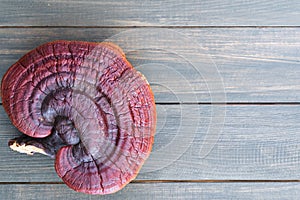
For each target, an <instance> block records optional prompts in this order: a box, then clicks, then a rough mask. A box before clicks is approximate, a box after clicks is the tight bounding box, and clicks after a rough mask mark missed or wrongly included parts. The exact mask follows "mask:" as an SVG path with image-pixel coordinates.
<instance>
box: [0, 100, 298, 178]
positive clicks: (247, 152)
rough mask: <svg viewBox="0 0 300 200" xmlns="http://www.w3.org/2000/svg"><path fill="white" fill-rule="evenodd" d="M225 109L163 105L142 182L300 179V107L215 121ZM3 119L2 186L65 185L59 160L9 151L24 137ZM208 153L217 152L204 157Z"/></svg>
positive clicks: (241, 109) (244, 109) (249, 111)
mask: <svg viewBox="0 0 300 200" xmlns="http://www.w3.org/2000/svg"><path fill="white" fill-rule="evenodd" d="M221 107H224V105H157V110H158V125H157V135H156V137H155V144H154V148H153V152H152V154H151V156H150V158H149V160H147V161H146V164H145V165H144V167H143V168H142V170H141V172H140V174H139V175H138V177H137V180H219V179H221V180H295V179H300V174H299V171H300V155H299V152H300V144H299V140H300V135H299V134H298V133H299V132H300V106H299V105H285V106H281V105H268V106H260V105H251V106H249V105H229V106H226V113H225V114H224V116H221V115H220V116H217V119H215V118H214V116H212V112H213V110H217V109H220V108H221ZM0 114H1V115H0V117H1V118H0V127H1V130H0V151H1V152H2V153H1V154H0V160H1V161H2V162H1V163H0V177H1V179H0V180H1V182H24V181H25V182H27V181H28V182H49V181H50V182H52V181H53V182H59V181H61V180H60V179H59V178H58V177H57V175H56V174H55V171H54V167H53V160H50V159H48V158H47V157H45V156H42V155H34V156H32V157H31V156H27V155H21V154H19V153H16V152H13V151H11V150H10V149H9V148H8V147H7V141H8V139H10V138H12V137H14V136H16V135H17V134H18V132H17V130H16V129H15V128H13V127H12V125H10V122H9V121H8V119H7V117H6V115H5V114H4V113H3V110H2V109H1V112H0ZM222 118H224V119H225V121H224V124H222ZM218 130H219V131H221V132H217V131H218ZM212 136H213V137H212ZM213 138H218V140H216V141H215V140H213ZM203 148H204V149H211V150H210V151H209V152H207V154H203V152H201V149H203Z"/></svg>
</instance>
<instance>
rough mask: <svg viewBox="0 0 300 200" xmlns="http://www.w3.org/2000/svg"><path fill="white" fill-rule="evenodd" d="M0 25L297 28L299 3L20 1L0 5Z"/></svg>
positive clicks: (169, 0) (131, 0)
mask: <svg viewBox="0 0 300 200" xmlns="http://www.w3.org/2000/svg"><path fill="white" fill-rule="evenodd" d="M0 5H1V6H0V13H1V16H2V17H1V19H0V25H2V26H166V25H167V26H168V25H171V26H224V25H225V26H250V25H251V26H270V25H271V26H273V25H279V26H280V25H291V26H293V25H296V26H298V25H299V17H298V13H299V11H300V10H299V1H296V0H290V1H284V0H275V1H268V0H264V1H259V0H255V1H251V2H249V1H242V0H234V1H230V0H225V1H220V0H217V1H207V0H206V1H196V0H192V1H184V0H178V1H171V0H168V1H158V0H156V1H143V2H141V1H138V0H130V1H126V2H124V1H120V0H115V1H96V0H90V1H65V0H59V1H52V0H48V1H41V2H40V1H34V0H30V1H20V0H14V1H9V0H2V1H1V2H0Z"/></svg>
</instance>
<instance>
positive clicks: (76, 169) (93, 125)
mask: <svg viewBox="0 0 300 200" xmlns="http://www.w3.org/2000/svg"><path fill="white" fill-rule="evenodd" d="M1 90H2V91H1V95H2V102H3V107H4V109H5V111H6V112H7V113H8V116H9V118H10V119H11V121H12V123H13V124H14V125H15V126H16V127H17V128H18V129H19V130H20V131H21V132H23V133H24V134H26V135H28V136H30V137H33V138H44V137H46V136H49V135H50V134H51V133H53V131H56V132H58V133H59V134H60V137H62V138H64V140H65V142H66V144H67V145H66V146H63V147H62V148H60V149H59V151H58V153H57V154H56V157H55V169H56V172H57V174H58V176H59V177H61V178H62V180H63V181H64V182H65V183H66V184H67V185H68V186H69V187H70V188H72V189H74V190H76V191H79V192H84V193H89V194H109V193H113V192H116V191H118V190H120V189H121V188H123V187H124V186H125V185H126V184H127V183H129V182H130V181H131V180H132V179H134V178H135V177H136V175H137V173H138V172H139V170H140V168H141V166H142V165H143V163H144V162H145V160H146V159H147V157H148V156H149V154H150V151H151V148H152V144H153V140H154V133H155V126H156V110H155V101H154V96H153V93H152V91H151V89H150V86H149V84H148V82H147V80H146V79H145V77H144V76H143V75H142V74H141V73H139V72H137V71H136V70H135V69H134V68H133V67H132V66H131V64H130V63H129V62H128V61H127V60H126V58H125V55H124V53H123V52H122V50H121V49H120V48H119V47H117V46H116V45H114V44H112V43H92V42H81V41H54V42H50V43H46V44H44V45H41V46H40V47H38V48H36V49H34V50H32V51H30V52H29V53H27V54H26V55H25V56H23V57H22V58H21V59H20V60H19V61H17V62H16V63H15V64H14V65H12V66H11V67H10V68H9V69H8V71H7V72H6V74H5V75H4V77H3V79H2V83H1ZM65 121H68V123H65ZM60 124H67V125H63V126H62V125H60ZM74 141H76V142H74Z"/></svg>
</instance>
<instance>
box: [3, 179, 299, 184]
mask: <svg viewBox="0 0 300 200" xmlns="http://www.w3.org/2000/svg"><path fill="white" fill-rule="evenodd" d="M297 182H300V180H133V181H131V182H130V184H142V183H143V184H145V183H297ZM23 184H31V185H46V184H52V185H63V184H65V183H64V182H0V185H23Z"/></svg>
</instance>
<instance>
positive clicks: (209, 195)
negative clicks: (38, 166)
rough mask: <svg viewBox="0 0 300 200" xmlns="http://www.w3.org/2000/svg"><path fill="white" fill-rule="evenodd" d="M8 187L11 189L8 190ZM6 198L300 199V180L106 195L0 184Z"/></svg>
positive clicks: (158, 186) (167, 186) (159, 187)
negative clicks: (89, 194)
mask: <svg viewBox="0 0 300 200" xmlns="http://www.w3.org/2000/svg"><path fill="white" fill-rule="evenodd" d="M8 191H9V192H8ZM0 193H1V194H2V196H1V197H2V198H3V199H22V200H27V199H28V200H29V199H30V200H31V199H44V200H48V199H49V200H52V199H62V200H64V199H66V200H68V199H80V200H81V199H89V200H93V199H130V200H131V199H141V198H142V199H222V200H223V199H245V200H252V199H270V200H276V199H278V200H282V199H289V200H293V199H295V200H296V199H299V195H300V183H130V184H129V185H127V186H126V187H125V188H124V189H123V190H121V191H119V192H117V193H115V194H112V195H107V196H101V197H99V196H88V195H85V194H78V193H76V192H74V191H70V190H69V189H68V188H67V186H65V185H61V184H54V185H53V184H43V185H35V184H33V185H29V184H17V185H15V184H6V185H0Z"/></svg>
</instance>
